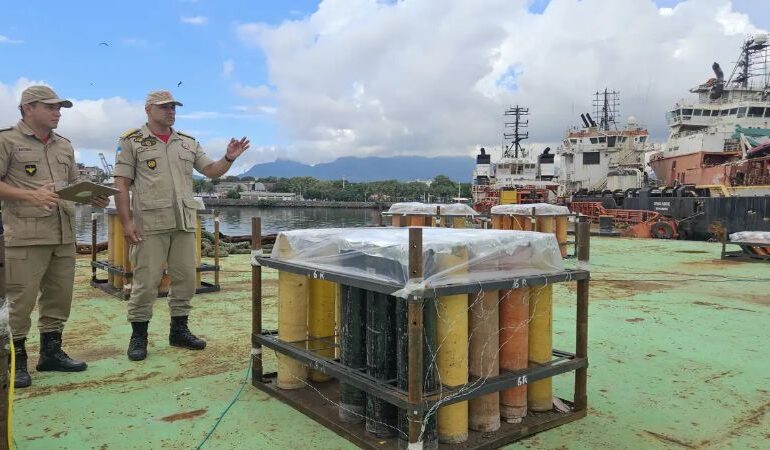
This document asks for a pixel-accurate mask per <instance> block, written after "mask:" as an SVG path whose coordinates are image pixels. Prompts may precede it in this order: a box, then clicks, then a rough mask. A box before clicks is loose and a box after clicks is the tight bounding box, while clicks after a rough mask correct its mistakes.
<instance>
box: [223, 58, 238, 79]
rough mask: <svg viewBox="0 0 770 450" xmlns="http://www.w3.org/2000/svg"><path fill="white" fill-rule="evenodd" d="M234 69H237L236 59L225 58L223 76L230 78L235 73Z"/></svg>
mask: <svg viewBox="0 0 770 450" xmlns="http://www.w3.org/2000/svg"><path fill="white" fill-rule="evenodd" d="M233 71H235V61H233V60H232V59H228V60H225V62H224V63H222V76H223V77H225V78H228V77H230V75H232V74H233Z"/></svg>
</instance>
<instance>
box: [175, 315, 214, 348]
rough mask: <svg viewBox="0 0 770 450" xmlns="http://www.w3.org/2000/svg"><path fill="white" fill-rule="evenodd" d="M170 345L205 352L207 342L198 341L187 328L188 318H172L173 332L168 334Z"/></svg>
mask: <svg viewBox="0 0 770 450" xmlns="http://www.w3.org/2000/svg"><path fill="white" fill-rule="evenodd" d="M168 343H169V344H170V345H172V346H174V347H184V348H189V349H191V350H203V349H204V348H206V341H204V340H203V339H198V338H197V337H195V335H194V334H192V333H190V329H189V328H187V316H178V317H172V318H171V331H170V332H169V333H168Z"/></svg>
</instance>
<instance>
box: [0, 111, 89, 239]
mask: <svg viewBox="0 0 770 450" xmlns="http://www.w3.org/2000/svg"><path fill="white" fill-rule="evenodd" d="M79 175H80V172H79V170H78V168H77V166H76V165H75V151H74V150H73V148H72V145H71V144H70V141H69V140H67V139H65V138H63V137H61V136H59V135H58V134H56V133H51V137H50V138H49V139H48V142H47V143H45V144H44V143H43V142H41V141H40V140H39V139H38V138H36V137H35V132H34V131H32V129H31V128H30V127H29V126H27V124H26V123H24V121H21V120H20V121H19V123H17V124H16V126H14V127H11V128H7V129H4V130H1V131H0V181H3V182H4V183H7V184H9V185H11V186H13V187H17V188H21V189H37V188H39V187H41V186H43V185H45V184H47V183H52V182H53V183H56V188H58V189H61V188H62V187H64V186H65V185H67V184H70V183H73V182H75V181H77V180H78V177H79ZM3 225H4V228H5V245H6V246H8V247H18V246H23V245H58V244H71V243H74V242H75V204H74V203H72V202H69V201H64V200H60V201H59V202H58V205H57V206H56V207H54V208H53V209H50V210H49V209H47V208H44V207H40V206H34V205H31V204H30V203H28V202H24V201H19V200H4V201H3Z"/></svg>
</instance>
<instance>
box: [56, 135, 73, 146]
mask: <svg viewBox="0 0 770 450" xmlns="http://www.w3.org/2000/svg"><path fill="white" fill-rule="evenodd" d="M54 134H55V135H56V137H60V138H62V139H64V140H65V141H67V142H69V143H70V144H71V143H72V141H70V140H69V139H67V138H66V137H64V136H62V135H61V134H59V133H54Z"/></svg>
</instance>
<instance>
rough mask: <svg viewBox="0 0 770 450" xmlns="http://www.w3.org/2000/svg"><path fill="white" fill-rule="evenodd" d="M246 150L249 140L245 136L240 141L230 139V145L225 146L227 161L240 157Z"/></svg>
mask: <svg viewBox="0 0 770 450" xmlns="http://www.w3.org/2000/svg"><path fill="white" fill-rule="evenodd" d="M248 148H249V140H248V139H247V138H246V137H245V136H244V137H242V138H241V140H240V141H236V140H235V138H230V143H229V144H227V159H230V160H234V159H235V158H237V157H239V156H241V153H243V152H245V151H246V150H247V149H248Z"/></svg>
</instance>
